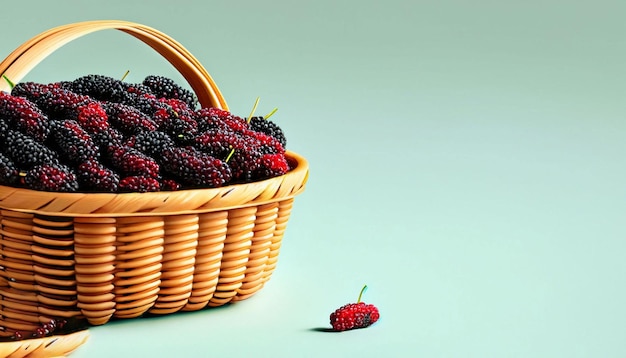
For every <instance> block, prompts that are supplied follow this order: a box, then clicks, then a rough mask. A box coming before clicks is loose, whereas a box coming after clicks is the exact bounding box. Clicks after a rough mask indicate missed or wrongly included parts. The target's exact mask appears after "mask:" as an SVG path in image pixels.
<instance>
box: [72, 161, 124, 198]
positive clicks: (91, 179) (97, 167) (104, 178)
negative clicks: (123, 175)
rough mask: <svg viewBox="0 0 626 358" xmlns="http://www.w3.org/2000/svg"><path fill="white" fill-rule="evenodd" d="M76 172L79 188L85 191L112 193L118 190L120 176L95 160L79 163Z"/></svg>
mask: <svg viewBox="0 0 626 358" xmlns="http://www.w3.org/2000/svg"><path fill="white" fill-rule="evenodd" d="M76 172H77V175H78V181H79V183H80V185H81V187H82V188H85V189H87V190H90V191H96V192H108V193H114V192H116V191H117V190H118V188H119V184H120V176H119V175H118V174H117V173H115V172H114V171H113V170H111V169H109V168H107V167H105V166H104V165H103V164H102V163H100V162H98V161H96V160H89V161H86V162H84V163H81V164H80V165H79V166H78V168H77V170H76Z"/></svg>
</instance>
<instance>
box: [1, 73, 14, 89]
mask: <svg viewBox="0 0 626 358" xmlns="http://www.w3.org/2000/svg"><path fill="white" fill-rule="evenodd" d="M2 78H4V80H5V81H7V83H8V84H9V87H11V89H13V87H15V83H13V81H11V80H10V79H9V78H8V77H7V76H6V75H2Z"/></svg>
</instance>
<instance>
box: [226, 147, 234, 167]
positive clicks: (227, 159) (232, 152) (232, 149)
mask: <svg viewBox="0 0 626 358" xmlns="http://www.w3.org/2000/svg"><path fill="white" fill-rule="evenodd" d="M230 148H231V150H230V153H228V156H227V157H226V159H225V160H224V163H228V161H229V160H230V158H231V157H232V156H233V154H235V148H233V146H232V145H231V146H230Z"/></svg>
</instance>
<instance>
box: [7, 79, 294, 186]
mask: <svg viewBox="0 0 626 358" xmlns="http://www.w3.org/2000/svg"><path fill="white" fill-rule="evenodd" d="M0 141H2V142H4V146H3V147H2V148H0V185H9V186H14V187H25V188H29V189H34V190H42V191H59V192H75V191H79V192H113V193H116V192H147V191H163V190H167V191H171V190H181V189H191V188H214V187H221V186H224V185H229V184H238V183H247V182H252V181H258V180H263V179H267V178H271V177H275V176H280V175H283V174H285V173H286V172H287V171H289V169H290V167H289V163H288V161H287V158H286V157H285V146H286V139H285V135H284V133H283V131H282V129H281V128H280V127H279V126H278V125H276V124H275V123H274V122H271V121H269V120H268V119H267V118H263V117H251V118H249V119H246V118H243V117H239V116H236V115H233V114H232V113H230V112H228V111H224V110H221V109H217V108H198V101H197V99H196V97H195V96H194V94H193V93H192V92H191V91H189V90H187V89H185V88H183V87H181V86H180V85H178V84H176V83H175V82H174V81H173V80H171V79H169V78H166V77H163V76H154V75H151V76H148V77H146V79H145V80H144V81H143V82H141V83H127V82H124V81H122V80H118V79H114V78H111V77H107V76H103V75H87V76H83V77H80V78H77V79H75V80H73V81H63V82H55V83H49V84H42V83H36V82H23V83H18V84H16V85H15V87H13V89H12V90H11V93H5V92H0Z"/></svg>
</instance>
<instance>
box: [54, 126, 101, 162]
mask: <svg viewBox="0 0 626 358" xmlns="http://www.w3.org/2000/svg"><path fill="white" fill-rule="evenodd" d="M52 128H53V131H52V137H53V138H54V142H55V144H56V147H57V148H59V152H60V154H61V155H62V156H63V158H64V159H66V160H68V161H69V162H71V163H74V164H78V163H82V162H85V161H87V160H91V159H97V158H98V157H99V156H100V152H99V148H98V146H97V145H96V144H95V143H94V141H93V139H91V136H90V135H89V133H87V132H86V131H85V130H84V129H83V128H82V127H81V126H80V125H79V124H78V122H76V121H75V120H72V119H68V120H64V121H57V122H55V125H54V126H53V127H52Z"/></svg>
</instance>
